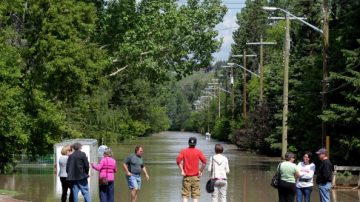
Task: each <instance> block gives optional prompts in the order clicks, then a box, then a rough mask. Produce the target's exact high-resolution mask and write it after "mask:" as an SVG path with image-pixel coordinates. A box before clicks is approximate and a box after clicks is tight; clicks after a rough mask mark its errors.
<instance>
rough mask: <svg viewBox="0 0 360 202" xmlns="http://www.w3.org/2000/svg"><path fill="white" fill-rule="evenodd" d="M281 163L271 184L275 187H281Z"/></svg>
mask: <svg viewBox="0 0 360 202" xmlns="http://www.w3.org/2000/svg"><path fill="white" fill-rule="evenodd" d="M280 168H281V163H280V164H279V165H278V167H277V170H276V173H275V175H274V176H273V178H272V179H271V184H270V185H271V186H272V187H274V188H275V189H277V188H279V181H280V179H281V173H280Z"/></svg>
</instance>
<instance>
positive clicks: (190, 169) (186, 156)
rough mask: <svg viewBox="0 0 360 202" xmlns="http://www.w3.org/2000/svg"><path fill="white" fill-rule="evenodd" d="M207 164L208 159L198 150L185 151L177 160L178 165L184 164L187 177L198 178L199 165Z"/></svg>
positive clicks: (187, 149)
mask: <svg viewBox="0 0 360 202" xmlns="http://www.w3.org/2000/svg"><path fill="white" fill-rule="evenodd" d="M200 161H201V162H202V163H203V164H206V158H205V156H204V154H203V152H202V151H200V150H199V149H196V148H190V147H189V148H186V149H183V150H182V151H181V152H180V154H179V156H178V157H177V158H176V163H177V164H178V165H179V164H181V163H183V168H184V172H185V174H186V176H197V175H198V174H199V163H200Z"/></svg>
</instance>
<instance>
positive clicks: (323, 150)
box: [316, 148, 327, 154]
mask: <svg viewBox="0 0 360 202" xmlns="http://www.w3.org/2000/svg"><path fill="white" fill-rule="evenodd" d="M316 154H327V151H326V149H325V148H321V149H319V151H317V152H316Z"/></svg>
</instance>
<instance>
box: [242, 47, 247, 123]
mask: <svg viewBox="0 0 360 202" xmlns="http://www.w3.org/2000/svg"><path fill="white" fill-rule="evenodd" d="M243 66H244V72H243V77H244V78H243V117H244V118H245V119H246V118H247V109H246V105H247V102H246V101H247V98H246V91H247V86H246V85H247V83H246V50H245V49H244V52H243Z"/></svg>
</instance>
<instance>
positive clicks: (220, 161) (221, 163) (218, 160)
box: [208, 154, 230, 179]
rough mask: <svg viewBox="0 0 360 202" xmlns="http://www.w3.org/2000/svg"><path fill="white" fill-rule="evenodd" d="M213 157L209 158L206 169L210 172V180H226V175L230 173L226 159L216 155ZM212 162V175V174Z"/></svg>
mask: <svg viewBox="0 0 360 202" xmlns="http://www.w3.org/2000/svg"><path fill="white" fill-rule="evenodd" d="M213 157H214V160H213ZM213 157H211V158H210V163H209V167H208V171H209V172H211V174H210V175H212V176H211V178H218V179H227V176H226V174H227V173H229V172H230V169H229V161H228V159H227V158H226V157H225V156H224V155H222V154H216V155H214V156H213ZM213 162H214V171H215V172H214V174H212V168H213Z"/></svg>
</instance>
